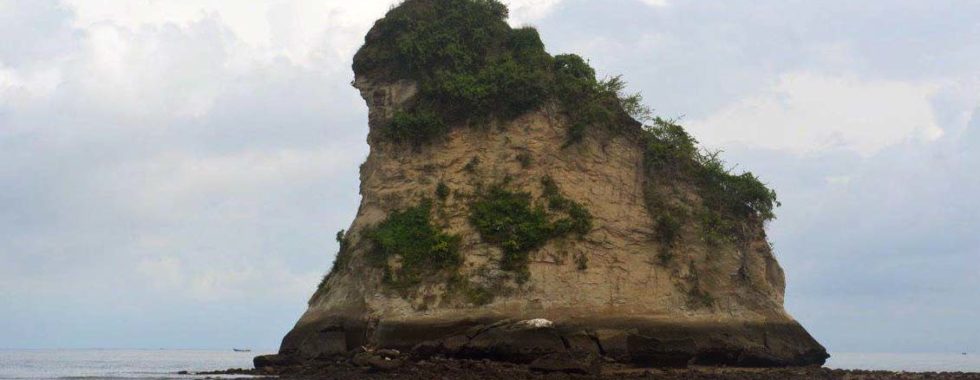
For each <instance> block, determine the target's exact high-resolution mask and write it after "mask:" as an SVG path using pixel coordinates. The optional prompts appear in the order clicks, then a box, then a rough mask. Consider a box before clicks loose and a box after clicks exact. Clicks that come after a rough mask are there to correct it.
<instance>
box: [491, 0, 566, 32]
mask: <svg viewBox="0 0 980 380" xmlns="http://www.w3.org/2000/svg"><path fill="white" fill-rule="evenodd" d="M561 2H562V0H505V1H504V3H505V4H507V6H508V7H509V8H510V23H511V24H512V25H514V26H520V25H523V24H526V23H530V22H533V21H536V20H539V19H541V18H543V17H545V16H546V15H548V14H549V13H550V12H552V11H553V10H554V8H555V7H556V6H558V4H560V3H561Z"/></svg>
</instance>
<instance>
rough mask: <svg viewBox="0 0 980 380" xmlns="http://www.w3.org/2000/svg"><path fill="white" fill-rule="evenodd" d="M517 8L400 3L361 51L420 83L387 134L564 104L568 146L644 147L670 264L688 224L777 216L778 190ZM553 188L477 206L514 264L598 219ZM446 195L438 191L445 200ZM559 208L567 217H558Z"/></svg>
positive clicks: (477, 216)
mask: <svg viewBox="0 0 980 380" xmlns="http://www.w3.org/2000/svg"><path fill="white" fill-rule="evenodd" d="M507 16H508V11H507V7H506V6H504V5H503V4H502V3H501V2H500V1H497V0H406V1H405V2H403V3H402V4H401V5H399V6H397V7H395V8H393V9H392V10H391V11H389V12H388V14H387V15H386V16H385V18H384V19H382V20H380V21H379V22H378V23H377V24H376V25H375V27H374V28H373V29H372V30H371V32H369V33H368V36H367V37H366V39H365V44H364V46H363V47H362V48H361V49H360V50H359V51H358V53H357V55H356V56H355V57H354V71H355V74H356V75H358V76H371V77H374V78H380V79H383V80H387V81H395V80H400V79H409V80H413V81H415V82H416V83H417V84H418V86H419V93H418V95H417V96H416V97H415V98H414V99H413V100H412V101H410V103H409V104H406V106H405V108H404V109H403V110H402V111H399V112H397V113H396V114H395V115H394V117H393V119H392V120H391V122H390V123H389V124H388V125H386V126H383V127H382V130H381V136H382V137H383V138H385V139H387V140H388V141H392V142H395V143H403V144H411V145H414V146H420V145H423V144H427V143H430V142H432V141H435V140H438V139H439V138H441V137H442V136H445V134H446V133H447V131H449V129H450V128H454V127H462V126H479V125H489V124H491V123H493V122H494V121H508V120H511V119H513V118H515V117H517V116H519V115H521V114H523V113H526V112H528V111H531V110H534V109H536V108H539V107H541V106H543V105H545V104H556V105H558V106H560V109H561V111H562V113H563V115H564V116H565V118H566V123H565V124H566V125H568V130H567V132H566V133H567V137H566V141H565V143H564V146H566V147H568V146H573V145H575V144H576V143H578V142H579V141H581V140H582V139H583V137H584V136H586V135H588V134H590V132H591V131H598V132H615V133H618V134H621V135H625V136H629V137H630V138H634V139H636V140H637V141H639V142H640V143H641V144H642V145H643V148H644V165H645V168H646V171H647V173H646V174H647V190H646V191H647V196H646V198H647V201H648V202H647V203H648V204H647V207H648V208H649V209H650V212H651V214H652V215H653V216H654V218H655V219H654V220H653V223H654V227H655V231H656V235H657V236H656V238H657V239H658V240H659V242H660V243H661V246H662V247H663V248H662V250H661V252H660V253H659V255H660V257H661V261H662V262H664V263H666V262H668V261H670V259H671V257H672V252H671V250H672V249H673V248H674V247H675V246H677V244H678V243H679V242H680V241H681V240H682V239H683V236H682V235H683V234H682V231H687V229H684V228H683V226H684V225H686V224H687V223H698V225H699V227H700V229H699V230H700V232H701V234H702V240H703V241H705V242H707V243H708V244H709V245H711V246H718V245H722V244H726V243H727V242H737V241H740V240H744V239H745V238H746V237H745V236H743V235H744V234H745V231H750V230H751V229H747V228H746V226H748V225H751V224H756V223H764V222H766V221H768V220H770V219H773V218H774V217H775V214H774V208H775V207H777V206H779V202H778V201H777V198H776V193H775V192H774V191H773V190H771V189H769V188H768V187H766V185H765V184H764V183H762V182H761V181H760V180H759V179H758V178H757V177H756V176H755V175H753V174H752V173H748V172H745V173H735V172H733V170H732V169H730V168H729V167H727V166H726V165H725V163H724V162H723V161H722V160H721V159H720V158H719V154H718V153H717V152H708V151H704V150H702V149H700V148H699V147H698V143H697V141H696V140H695V139H694V138H693V137H691V136H690V135H689V134H688V133H687V132H686V131H685V130H684V128H683V127H681V126H680V125H679V124H678V123H676V122H675V121H673V120H667V119H663V118H655V117H653V116H652V115H653V113H652V111H651V110H650V109H649V108H648V107H646V106H644V105H643V99H642V97H641V96H640V95H639V94H628V93H625V89H626V83H625V82H624V81H623V80H622V78H620V77H618V76H616V77H611V78H608V79H605V80H599V79H597V78H596V72H595V69H593V68H592V67H591V66H590V65H589V63H588V62H587V61H586V60H585V59H583V58H582V57H580V56H577V55H574V54H565V55H557V56H551V55H550V54H548V53H547V52H546V51H545V50H544V44H543V43H542V42H541V39H540V36H539V35H538V33H537V31H536V30H535V29H533V28H518V29H513V28H511V27H510V26H509V25H508V24H507V23H506V21H505V20H506V18H507ZM517 160H518V161H519V162H520V163H521V165H522V166H523V167H525V168H526V167H528V166H530V164H531V161H530V156H529V155H528V156H523V157H522V156H520V155H519V156H518V157H517ZM479 164H480V162H479V159H477V158H476V157H474V158H473V160H471V161H470V162H469V163H468V164H467V165H466V166H465V168H464V169H465V170H466V171H467V172H470V173H476V171H477V167H478V165H479ZM552 185H553V183H552ZM544 186H545V195H544V196H545V198H546V201H547V202H546V203H547V207H546V208H545V207H544V206H535V205H532V202H531V201H530V198H529V196H528V195H527V194H525V193H513V192H509V191H507V190H504V189H503V188H499V187H498V188H492V189H490V191H489V193H488V194H485V195H484V196H483V197H481V200H480V201H477V202H476V203H474V205H473V206H474V209H473V217H472V218H471V221H472V222H473V224H474V225H475V226H477V227H478V229H479V230H480V232H481V234H482V235H483V236H484V238H485V239H487V240H488V241H490V242H493V243H495V244H498V245H500V246H501V247H502V248H503V249H504V252H505V255H504V260H503V262H502V264H503V265H504V266H505V268H509V269H511V270H516V269H519V268H522V267H524V264H525V263H526V261H527V254H528V252H530V251H531V250H533V249H535V248H537V247H540V246H541V245H542V244H543V243H544V242H545V241H547V239H549V238H551V237H554V236H560V235H563V234H568V233H579V234H582V233H585V232H587V231H588V230H589V229H590V228H591V217H590V216H589V214H588V211H587V210H585V209H584V208H582V207H581V206H580V205H578V204H576V203H574V202H568V201H567V200H564V199H563V197H561V196H560V194H558V193H557V192H551V191H549V185H548V184H546V183H545V184H544ZM665 188H673V189H675V190H678V189H679V192H680V193H683V194H686V193H687V192H693V193H694V195H696V197H694V198H689V197H684V198H682V201H683V202H685V203H686V204H685V205H683V206H682V207H681V206H678V205H671V206H669V207H668V206H667V205H666V202H664V198H665V196H664V195H663V194H661V192H662V191H663V189H665ZM554 189H556V188H554ZM439 194H440V193H439V192H438V189H437V197H439V198H440V199H442V196H441V195H439ZM556 194H557V195H556ZM549 212H554V213H561V214H564V215H565V217H562V218H559V219H557V220H551V219H553V218H551V217H550V216H549V215H550V214H549ZM697 230H698V229H691V231H697Z"/></svg>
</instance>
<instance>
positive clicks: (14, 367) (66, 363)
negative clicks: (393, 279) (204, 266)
mask: <svg viewBox="0 0 980 380" xmlns="http://www.w3.org/2000/svg"><path fill="white" fill-rule="evenodd" d="M274 351H275V350H265V351H256V352H233V351H232V350H227V351H201V350H0V379H4V380H8V379H9V380H12V379H32V380H33V379H61V380H82V379H113V380H125V379H140V380H146V379H190V378H194V376H189V375H178V374H177V372H180V371H190V372H195V371H213V370H221V369H228V368H251V367H252V357H254V356H255V355H260V354H263V353H268V352H274ZM827 367H830V368H842V369H871V370H889V371H910V372H920V371H936V372H942V371H946V372H956V371H962V372H980V355H978V354H967V355H962V354H961V353H950V354H888V353H835V354H832V356H831V358H830V361H829V362H828V363H827ZM235 377H241V376H235Z"/></svg>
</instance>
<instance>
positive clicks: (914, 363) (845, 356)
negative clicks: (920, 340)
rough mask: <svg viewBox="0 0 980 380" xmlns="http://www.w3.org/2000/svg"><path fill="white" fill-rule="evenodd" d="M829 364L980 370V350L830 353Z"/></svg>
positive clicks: (872, 367)
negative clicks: (915, 352) (921, 352)
mask: <svg viewBox="0 0 980 380" xmlns="http://www.w3.org/2000/svg"><path fill="white" fill-rule="evenodd" d="M826 367H829V368H840V369H867V370H885V371H906V372H980V353H974V354H970V353H967V354H966V355H963V353H929V354H926V353H923V354H892V353H855V352H837V353H831V355H830V359H829V360H827V364H826Z"/></svg>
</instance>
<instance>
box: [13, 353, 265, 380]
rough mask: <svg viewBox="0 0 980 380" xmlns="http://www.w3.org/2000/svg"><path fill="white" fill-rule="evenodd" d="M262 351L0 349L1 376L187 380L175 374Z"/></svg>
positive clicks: (240, 363)
mask: <svg viewBox="0 0 980 380" xmlns="http://www.w3.org/2000/svg"><path fill="white" fill-rule="evenodd" d="M270 351H271V352H275V350H270ZM263 353H265V352H234V351H232V350H230V349H229V350H223V351H200V350H0V379H4V380H7V379H63V380H73V379H114V380H124V379H140V380H147V379H190V378H194V376H188V375H178V374H177V373H178V372H180V371H190V372H196V371H214V370H223V369H228V368H252V358H253V357H255V356H256V355H261V354H263ZM198 377H200V376H198ZM235 377H242V376H235Z"/></svg>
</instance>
